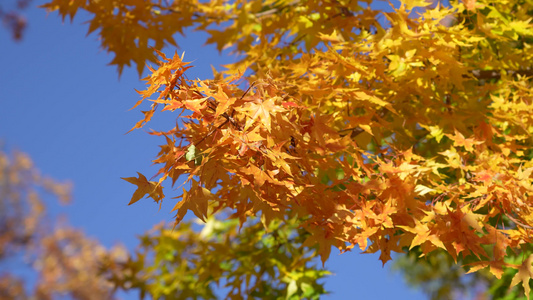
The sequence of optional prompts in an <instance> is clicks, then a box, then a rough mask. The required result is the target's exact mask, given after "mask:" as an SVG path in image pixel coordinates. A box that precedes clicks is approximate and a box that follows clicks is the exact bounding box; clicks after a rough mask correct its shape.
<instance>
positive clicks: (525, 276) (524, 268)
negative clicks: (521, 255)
mask: <svg viewBox="0 0 533 300" xmlns="http://www.w3.org/2000/svg"><path fill="white" fill-rule="evenodd" d="M532 263H533V254H531V255H529V256H528V258H527V259H526V260H525V261H524V262H523V263H522V264H521V265H520V267H519V268H518V273H516V274H515V276H514V277H513V279H512V280H511V287H513V286H515V285H517V284H518V283H519V282H521V283H522V286H523V287H524V290H525V292H526V297H527V299H529V291H530V287H529V280H530V279H531V277H533V266H532V265H531V264H532Z"/></svg>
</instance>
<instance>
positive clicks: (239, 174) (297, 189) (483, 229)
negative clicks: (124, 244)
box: [44, 0, 533, 296]
mask: <svg viewBox="0 0 533 300" xmlns="http://www.w3.org/2000/svg"><path fill="white" fill-rule="evenodd" d="M372 4H373V3H372V1H350V0H320V1H319V0H316V1H297V0H285V1H284V0H276V1H275V0H270V1H259V0H249V1H245V0H243V1H225V0H217V1H209V2H204V1H141V0H126V1H70V0H52V1H50V2H49V3H47V4H45V5H44V7H46V8H47V9H48V10H50V11H58V12H59V14H60V15H61V16H62V17H63V18H66V17H67V16H68V17H70V18H71V19H72V18H74V17H75V15H76V13H77V12H78V11H80V10H83V11H85V12H87V13H89V15H90V19H89V21H88V22H89V33H92V32H95V33H97V34H98V36H99V38H100V40H101V43H102V47H103V48H104V49H105V50H107V51H109V52H112V53H113V54H114V58H113V60H112V61H111V64H112V65H116V66H117V67H118V70H119V73H120V72H122V70H123V68H124V66H130V65H132V64H134V65H135V66H136V68H137V70H138V72H139V74H141V73H142V71H143V69H144V66H145V63H146V62H147V61H151V62H155V63H157V65H151V66H150V65H149V66H148V69H149V72H150V74H149V75H148V76H147V77H146V78H145V80H146V83H147V88H146V89H145V90H143V91H139V94H140V97H141V100H139V101H138V102H137V104H135V106H134V107H138V106H140V107H144V108H143V110H142V113H143V118H142V119H141V120H140V121H139V122H138V123H137V124H135V126H134V127H133V128H132V129H136V128H142V127H143V126H144V125H145V124H146V123H147V122H149V121H150V120H151V119H152V118H154V117H157V116H158V115H159V114H163V113H170V114H173V115H175V116H176V121H175V123H173V124H169V128H170V129H169V128H166V129H163V130H153V131H151V132H150V134H152V135H154V136H159V137H160V139H161V143H162V144H161V147H160V148H161V150H160V152H159V153H158V154H157V158H156V159H154V160H153V162H154V163H155V164H158V165H159V166H160V170H159V172H158V173H157V174H155V176H154V177H153V178H155V180H149V179H147V178H146V177H145V176H144V175H142V174H139V175H138V176H137V177H126V178H124V179H125V180H127V181H128V182H131V183H132V184H135V185H136V186H137V187H138V189H137V190H136V191H135V193H134V194H133V197H132V199H131V201H130V204H133V203H135V202H137V201H139V200H140V199H142V198H143V197H144V196H149V197H151V198H152V199H153V200H154V201H156V202H158V203H160V202H161V201H168V200H167V199H166V198H165V195H164V194H163V185H164V184H166V183H167V182H169V183H170V184H171V185H174V184H175V183H176V182H180V180H182V179H185V183H184V184H181V186H183V187H184V188H183V190H182V192H179V191H178V192H172V193H175V194H176V195H177V198H178V199H180V200H178V201H177V203H176V205H175V207H174V210H175V211H177V213H176V226H177V227H179V226H182V225H181V224H179V223H180V221H181V220H182V219H183V217H184V216H185V215H186V214H187V212H189V211H192V213H193V214H194V215H195V216H197V217H198V218H199V219H201V220H203V221H208V220H210V218H212V215H215V214H217V213H219V212H222V213H224V212H228V214H229V216H230V218H231V219H234V220H238V222H239V225H240V226H243V228H247V224H249V223H248V221H249V219H250V218H253V217H254V216H255V217H258V218H260V220H261V223H262V224H263V226H264V228H266V229H268V228H272V227H271V226H273V225H272V224H276V226H277V224H286V225H291V226H295V228H300V229H301V230H303V231H304V232H306V234H305V237H306V238H305V240H304V241H302V242H301V245H302V247H316V248H317V253H318V254H319V255H320V256H321V258H322V262H325V261H326V260H327V259H328V256H329V254H330V251H331V248H332V247H336V248H338V249H340V250H341V251H349V250H351V249H353V248H356V247H357V248H360V249H361V250H362V251H364V252H367V253H375V252H379V253H380V260H381V261H382V262H383V263H386V262H387V261H389V260H390V259H391V253H393V252H404V251H412V252H414V251H418V253H419V254H420V255H421V256H428V255H431V254H432V253H433V252H435V251H445V252H446V253H447V255H450V257H451V258H452V259H453V261H455V262H457V261H463V260H465V261H467V262H468V265H467V267H469V268H470V272H478V271H480V270H482V269H485V268H488V270H489V272H490V273H491V274H492V275H494V276H495V277H497V278H501V277H502V276H503V275H504V274H506V273H505V272H513V273H514V274H513V275H512V279H511V282H510V285H511V286H515V285H517V284H519V283H520V284H522V285H523V288H524V290H525V294H526V296H529V293H530V285H529V281H530V278H531V277H532V275H533V274H532V272H533V270H532V265H531V263H532V261H531V260H532V259H533V254H531V252H530V251H528V250H527V247H528V245H529V244H530V243H531V238H530V233H531V229H532V228H533V215H532V212H531V207H532V201H533V198H532V195H531V192H532V185H531V184H532V179H531V173H532V172H533V162H532V159H533V150H532V143H533V140H532V134H533V118H532V115H531V111H532V108H533V107H532V106H533V104H532V89H531V86H530V84H531V80H530V76H531V75H532V70H531V62H532V61H533V60H532V56H533V51H531V46H532V41H533V40H532V36H533V31H532V25H531V18H532V15H533V3H532V2H531V1H525V0H524V1H519V0H512V1H511V0H509V1H498V2H495V1H483V0H479V1H477V0H468V1H450V3H449V5H441V4H438V5H431V2H429V1H423V0H418V1H417V0H411V1H408V0H406V1H402V2H401V5H397V6H396V7H393V8H391V9H390V10H387V11H385V10H383V9H381V8H376V7H375V6H374V5H372ZM186 28H192V29H193V30H196V31H203V32H206V33H207V34H208V35H209V38H208V39H207V43H212V44H215V45H216V47H217V49H219V50H223V49H226V48H227V49H231V50H232V51H233V53H234V54H235V56H236V57H237V61H236V62H235V63H232V64H229V65H226V66H225V67H226V70H223V71H222V70H215V72H214V77H213V78H212V79H196V80H191V79H189V78H188V77H187V69H188V68H190V67H191V65H190V64H189V63H187V62H186V59H185V58H184V57H183V56H180V55H178V54H177V53H176V54H175V55H173V56H169V57H167V55H165V54H164V53H163V52H161V50H162V48H163V47H164V46H169V45H170V46H177V45H176V42H175V40H174V38H173V36H174V35H175V34H176V33H182V32H184V30H185V29H186ZM154 49H155V52H156V53H157V54H156V55H154V54H153V53H154V51H153V50H154ZM151 175H153V174H151ZM167 194H168V192H167ZM509 257H512V258H513V259H512V260H510V259H509ZM516 257H520V259H515V258H516ZM301 288H302V289H303V287H301Z"/></svg>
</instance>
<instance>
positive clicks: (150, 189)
mask: <svg viewBox="0 0 533 300" xmlns="http://www.w3.org/2000/svg"><path fill="white" fill-rule="evenodd" d="M137 174H138V175H139V177H138V178H137V177H126V178H122V179H124V180H126V181H127V182H129V183H131V184H135V185H136V186H137V190H136V191H135V192H134V193H133V196H132V197H131V200H130V202H129V203H128V205H131V204H133V203H135V202H137V201H139V200H141V199H142V197H144V196H145V195H147V194H148V196H149V197H151V198H152V199H154V201H155V202H158V203H159V201H160V200H162V199H163V198H164V197H165V195H163V187H162V186H161V185H160V184H159V183H158V182H154V181H148V180H147V179H146V177H144V175H143V174H141V173H139V172H137Z"/></svg>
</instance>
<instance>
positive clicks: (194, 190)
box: [172, 179, 214, 224]
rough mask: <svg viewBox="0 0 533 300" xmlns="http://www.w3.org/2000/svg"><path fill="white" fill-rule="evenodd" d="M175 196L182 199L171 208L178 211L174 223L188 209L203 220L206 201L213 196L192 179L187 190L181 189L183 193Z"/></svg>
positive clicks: (178, 220)
mask: <svg viewBox="0 0 533 300" xmlns="http://www.w3.org/2000/svg"><path fill="white" fill-rule="evenodd" d="M177 198H182V200H181V201H179V202H178V203H176V205H174V208H172V211H175V210H177V211H178V212H177V215H176V224H178V223H179V222H180V221H181V220H182V219H183V217H184V216H185V214H186V213H187V211H189V210H190V211H192V212H193V213H194V215H195V216H197V217H198V218H199V219H200V220H202V221H204V222H205V220H206V217H207V209H208V206H209V204H208V202H209V200H212V199H213V198H214V195H213V194H212V193H211V191H209V190H208V189H206V188H204V187H202V186H200V185H199V184H198V182H197V181H196V180H194V179H192V181H191V188H190V189H189V191H187V190H185V189H183V194H182V195H181V196H179V197H177Z"/></svg>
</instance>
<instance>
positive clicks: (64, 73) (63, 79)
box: [0, 1, 425, 299]
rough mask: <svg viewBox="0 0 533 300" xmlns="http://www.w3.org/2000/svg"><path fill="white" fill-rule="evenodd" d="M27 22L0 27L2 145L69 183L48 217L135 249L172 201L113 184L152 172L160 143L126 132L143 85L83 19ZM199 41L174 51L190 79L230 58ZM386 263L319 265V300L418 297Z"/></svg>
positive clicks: (166, 123)
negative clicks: (325, 273)
mask: <svg viewBox="0 0 533 300" xmlns="http://www.w3.org/2000/svg"><path fill="white" fill-rule="evenodd" d="M33 4H34V6H35V5H36V4H42V1H37V2H36V3H33ZM26 17H27V19H28V23H29V26H28V29H27V31H26V32H25V35H24V38H23V40H22V41H21V42H14V41H13V40H12V39H11V36H10V35H9V33H8V32H7V31H5V30H3V29H2V30H0V44H1V45H2V47H1V49H2V50H1V51H2V52H1V55H0V65H1V67H2V70H1V71H0V101H1V109H0V140H1V141H2V142H3V144H4V147H5V148H7V149H16V150H20V151H23V152H26V153H28V154H29V155H30V156H31V157H32V159H33V161H34V163H35V164H36V165H37V167H38V168H39V169H40V170H41V171H42V173H44V174H47V175H50V176H51V177H53V178H56V179H59V180H70V181H71V182H72V183H73V184H74V191H73V193H74V201H73V204H71V205H69V206H66V207H61V206H58V205H56V204H55V203H53V202H50V203H49V205H50V213H51V215H53V216H57V215H59V214H65V215H66V216H67V217H68V219H69V223H70V224H72V225H73V226H75V227H77V228H80V229H82V230H83V231H84V232H85V233H86V234H87V235H88V236H90V237H93V238H96V239H98V240H99V241H100V242H101V243H103V244H104V245H106V246H108V247H110V246H112V245H114V244H115V243H122V244H124V245H126V246H127V247H128V248H130V249H133V248H134V247H135V246H136V244H137V239H136V235H138V234H141V233H143V232H145V231H146V230H148V229H150V228H151V227H152V226H153V225H155V224H157V223H159V222H161V221H165V222H169V221H171V220H172V216H173V215H172V214H171V213H170V210H171V209H172V207H173V205H174V201H175V200H170V199H169V200H168V201H166V202H163V206H162V209H161V210H159V207H158V205H156V204H155V203H153V202H152V201H151V200H141V201H139V202H137V203H136V204H135V205H132V206H128V205H127V204H128V202H129V199H130V197H131V194H132V193H133V191H134V190H135V186H133V185H131V184H129V183H127V182H126V181H123V180H121V179H120V177H130V176H136V171H139V172H141V173H143V174H145V175H147V176H150V174H155V172H156V168H155V167H153V166H151V163H150V161H151V159H153V158H154V157H155V155H156V154H157V152H158V150H159V149H158V144H159V143H160V141H161V140H159V138H157V137H152V136H149V135H148V134H147V133H146V132H145V131H143V130H136V131H133V132H131V133H129V134H125V133H126V132H127V131H128V130H129V129H130V128H131V127H132V126H133V125H134V124H135V122H137V121H138V120H139V119H140V118H141V113H140V112H139V110H132V111H129V109H130V108H131V107H132V106H133V105H134V104H135V102H137V101H138V100H139V99H140V98H139V95H138V94H137V93H136V92H135V89H138V90H140V89H143V88H144V84H143V83H142V82H141V81H140V80H139V77H138V74H137V72H136V70H135V69H125V70H124V72H123V74H122V76H121V77H120V79H119V78H118V73H117V70H116V69H115V67H111V66H108V65H107V64H108V63H109V61H111V59H112V56H111V55H108V54H107V53H105V52H103V51H102V50H101V49H99V43H98V40H97V36H96V35H90V36H88V37H87V36H86V32H87V24H83V21H86V20H87V19H88V17H87V16H83V15H80V16H77V18H76V19H75V20H74V22H73V23H72V24H71V23H70V22H68V21H65V23H64V24H63V23H62V21H61V19H60V18H59V17H58V16H57V15H56V14H55V13H53V14H50V15H49V16H48V17H47V15H46V12H45V11H44V10H43V9H38V8H35V7H32V8H30V9H29V10H27V11H26ZM204 38H205V36H203V35H201V34H198V33H194V34H192V35H189V36H187V37H186V38H181V37H180V38H178V44H180V46H181V49H179V50H178V53H181V52H182V51H185V60H186V61H192V62H193V63H192V65H194V66H195V67H194V68H192V69H190V70H189V71H188V77H189V78H196V77H198V78H203V79H204V78H210V77H211V74H212V73H211V67H210V66H211V65H213V66H215V67H217V68H218V67H219V66H220V65H221V64H224V63H227V62H231V61H232V60H233V58H231V57H225V56H221V55H219V54H218V53H217V52H216V50H215V49H214V48H213V47H207V46H203V42H204ZM174 50H175V49H166V52H167V53H170V52H173V51H174ZM161 116H163V115H160V116H158V117H156V118H155V121H154V122H151V124H149V125H148V128H154V129H156V128H157V129H165V128H166V129H170V127H171V125H172V124H173V120H174V119H173V117H172V116H169V117H168V118H165V117H161ZM174 193H177V191H175V192H174ZM167 194H168V192H167ZM173 196H175V195H173ZM389 267H390V264H389V265H387V266H385V267H384V268H382V266H381V262H380V261H379V260H378V255H368V254H359V253H358V251H354V252H353V253H346V254H342V255H338V252H335V251H334V252H332V255H331V258H330V260H329V261H328V262H327V263H326V268H327V269H329V270H331V271H333V272H334V273H335V275H333V276H330V277H329V278H328V279H327V280H326V289H327V290H329V291H331V292H333V294H331V295H330V296H328V297H326V299H355V298H357V299H390V298H395V299H425V297H424V296H423V295H422V294H421V293H420V292H417V291H414V290H412V289H410V288H408V287H407V286H406V285H405V283H404V281H403V279H402V277H401V276H400V275H398V274H392V273H391V272H390V270H389ZM128 298H129V297H128Z"/></svg>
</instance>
